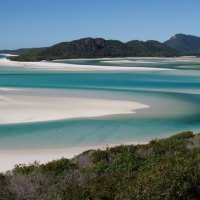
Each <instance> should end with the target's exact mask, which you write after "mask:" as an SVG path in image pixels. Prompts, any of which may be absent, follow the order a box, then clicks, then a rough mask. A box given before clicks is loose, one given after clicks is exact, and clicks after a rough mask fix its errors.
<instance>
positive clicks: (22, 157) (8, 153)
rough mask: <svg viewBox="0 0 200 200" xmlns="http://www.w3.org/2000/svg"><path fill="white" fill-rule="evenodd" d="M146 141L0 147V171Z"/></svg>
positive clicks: (145, 142)
mask: <svg viewBox="0 0 200 200" xmlns="http://www.w3.org/2000/svg"><path fill="white" fill-rule="evenodd" d="M147 143H148V142H147V141H133V142H123V143H116V144H104V145H96V146H80V147H79V146H77V147H68V148H62V149H59V148H54V149H0V160H3V162H2V163H1V164H0V172H6V171H8V170H12V169H13V168H14V167H15V165H19V164H25V165H29V164H32V163H34V162H35V161H37V162H39V163H40V164H45V163H47V162H51V161H53V160H58V159H61V158H68V159H71V158H73V157H75V156H77V155H79V154H81V153H83V152H84V151H87V150H91V149H93V150H97V149H101V150H105V149H106V148H108V147H114V146H118V145H130V144H134V145H137V144H147Z"/></svg>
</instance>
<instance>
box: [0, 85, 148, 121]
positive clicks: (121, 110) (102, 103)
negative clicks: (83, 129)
mask: <svg viewBox="0 0 200 200" xmlns="http://www.w3.org/2000/svg"><path fill="white" fill-rule="evenodd" d="M44 92H45V90H44ZM142 108H149V106H148V105H145V104H142V103H139V102H134V101H129V100H115V99H100V98H92V97H87V95H86V96H81V95H80V96H76V97H74V96H62V95H60V96H53V94H51V95H49V94H47V95H45V94H43V92H41V91H40V93H38V94H32V93H31V89H26V90H25V91H15V90H14V89H13V90H11V89H10V90H6V89H5V88H3V90H2V91H1V89H0V111H1V112H0V124H11V123H25V122H39V121H51V120H62V119H72V118H85V117H100V116H107V115H118V114H133V113H135V111H136V110H137V109H142Z"/></svg>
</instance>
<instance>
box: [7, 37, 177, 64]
mask: <svg viewBox="0 0 200 200" xmlns="http://www.w3.org/2000/svg"><path fill="white" fill-rule="evenodd" d="M178 55H180V52H178V51H177V50H175V49H172V48H171V47H168V46H167V45H165V44H162V43H160V42H157V41H151V40H150V41H147V42H142V41H138V40H133V41H130V42H127V43H123V42H121V41H118V40H105V39H102V38H83V39H80V40H74V41H71V42H63V43H59V44H56V45H54V46H51V47H48V48H44V49H42V50H41V49H39V51H37V50H36V51H30V52H28V53H27V52H26V53H24V54H21V55H20V56H19V57H13V58H10V59H12V60H17V61H40V60H55V59H70V58H103V57H110V58H111V57H134V56H159V57H160V56H167V57H170V56H178Z"/></svg>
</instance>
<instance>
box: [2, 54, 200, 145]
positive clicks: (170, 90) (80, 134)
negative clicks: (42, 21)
mask: <svg viewBox="0 0 200 200" xmlns="http://www.w3.org/2000/svg"><path fill="white" fill-rule="evenodd" d="M122 60H124V59H122ZM179 60H180V59H179ZM102 61H105V60H101V59H95V60H69V61H62V62H66V63H71V64H82V65H84V64H87V65H106V66H130V67H134V66H137V67H138V66H142V67H157V68H171V69H176V70H172V71H157V72H129V73H124V72H123V73H122V72H120V73H119V72H118V73H112V72H107V73H105V72H101V73H99V72H98V73H97V72H92V73H90V72H84V73H80V72H79V73H78V72H77V73H68V72H52V71H51V72H50V71H44V70H43V71H41V70H33V69H24V68H19V67H9V68H8V67H5V66H1V67H0V87H12V88H13V87H15V88H37V89H44V90H50V91H52V92H54V91H55V92H54V94H55V95H56V93H57V94H60V93H65V92H69V91H71V92H73V93H91V95H96V96H98V95H99V96H100V97H105V98H106V96H107V95H108V96H109V95H110V94H112V96H113V98H120V99H125V100H133V101H139V102H141V103H144V104H148V105H150V106H151V108H149V109H142V110H138V111H137V114H133V115H118V116H109V117H100V118H90V119H89V118H84V119H73V120H62V121H53V122H40V123H25V124H12V125H0V148H41V147H42V148H49V147H51V148H52V147H54V148H61V147H69V146H71V147H73V146H82V145H88V146H92V145H96V144H110V143H112V144H113V143H122V142H127V141H128V142H130V141H148V140H150V139H153V138H156V137H158V138H161V137H166V136H169V135H172V134H174V133H177V132H180V131H185V130H192V131H196V132H197V131H200V106H199V105H200V61H198V60H196V59H195V60H194V61H193V60H190V61H184V60H183V61H178V62H175V61H169V60H166V59H142V58H139V59H129V61H133V62H132V63H130V62H129V63H126V62H124V63H123V62H121V63H105V62H102Z"/></svg>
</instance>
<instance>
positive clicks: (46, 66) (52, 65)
mask: <svg viewBox="0 0 200 200" xmlns="http://www.w3.org/2000/svg"><path fill="white" fill-rule="evenodd" d="M1 65H2V66H7V67H9V66H10V67H21V68H25V69H37V70H49V71H69V72H73V71H74V72H76V71H77V72H82V71H83V72H84V71H86V72H90V71H107V72H132V71H147V72H148V71H150V72H151V71H171V70H175V69H169V68H154V67H118V66H98V65H77V64H66V63H56V62H47V61H40V62H17V61H10V60H8V59H7V58H2V59H0V66H1Z"/></svg>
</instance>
